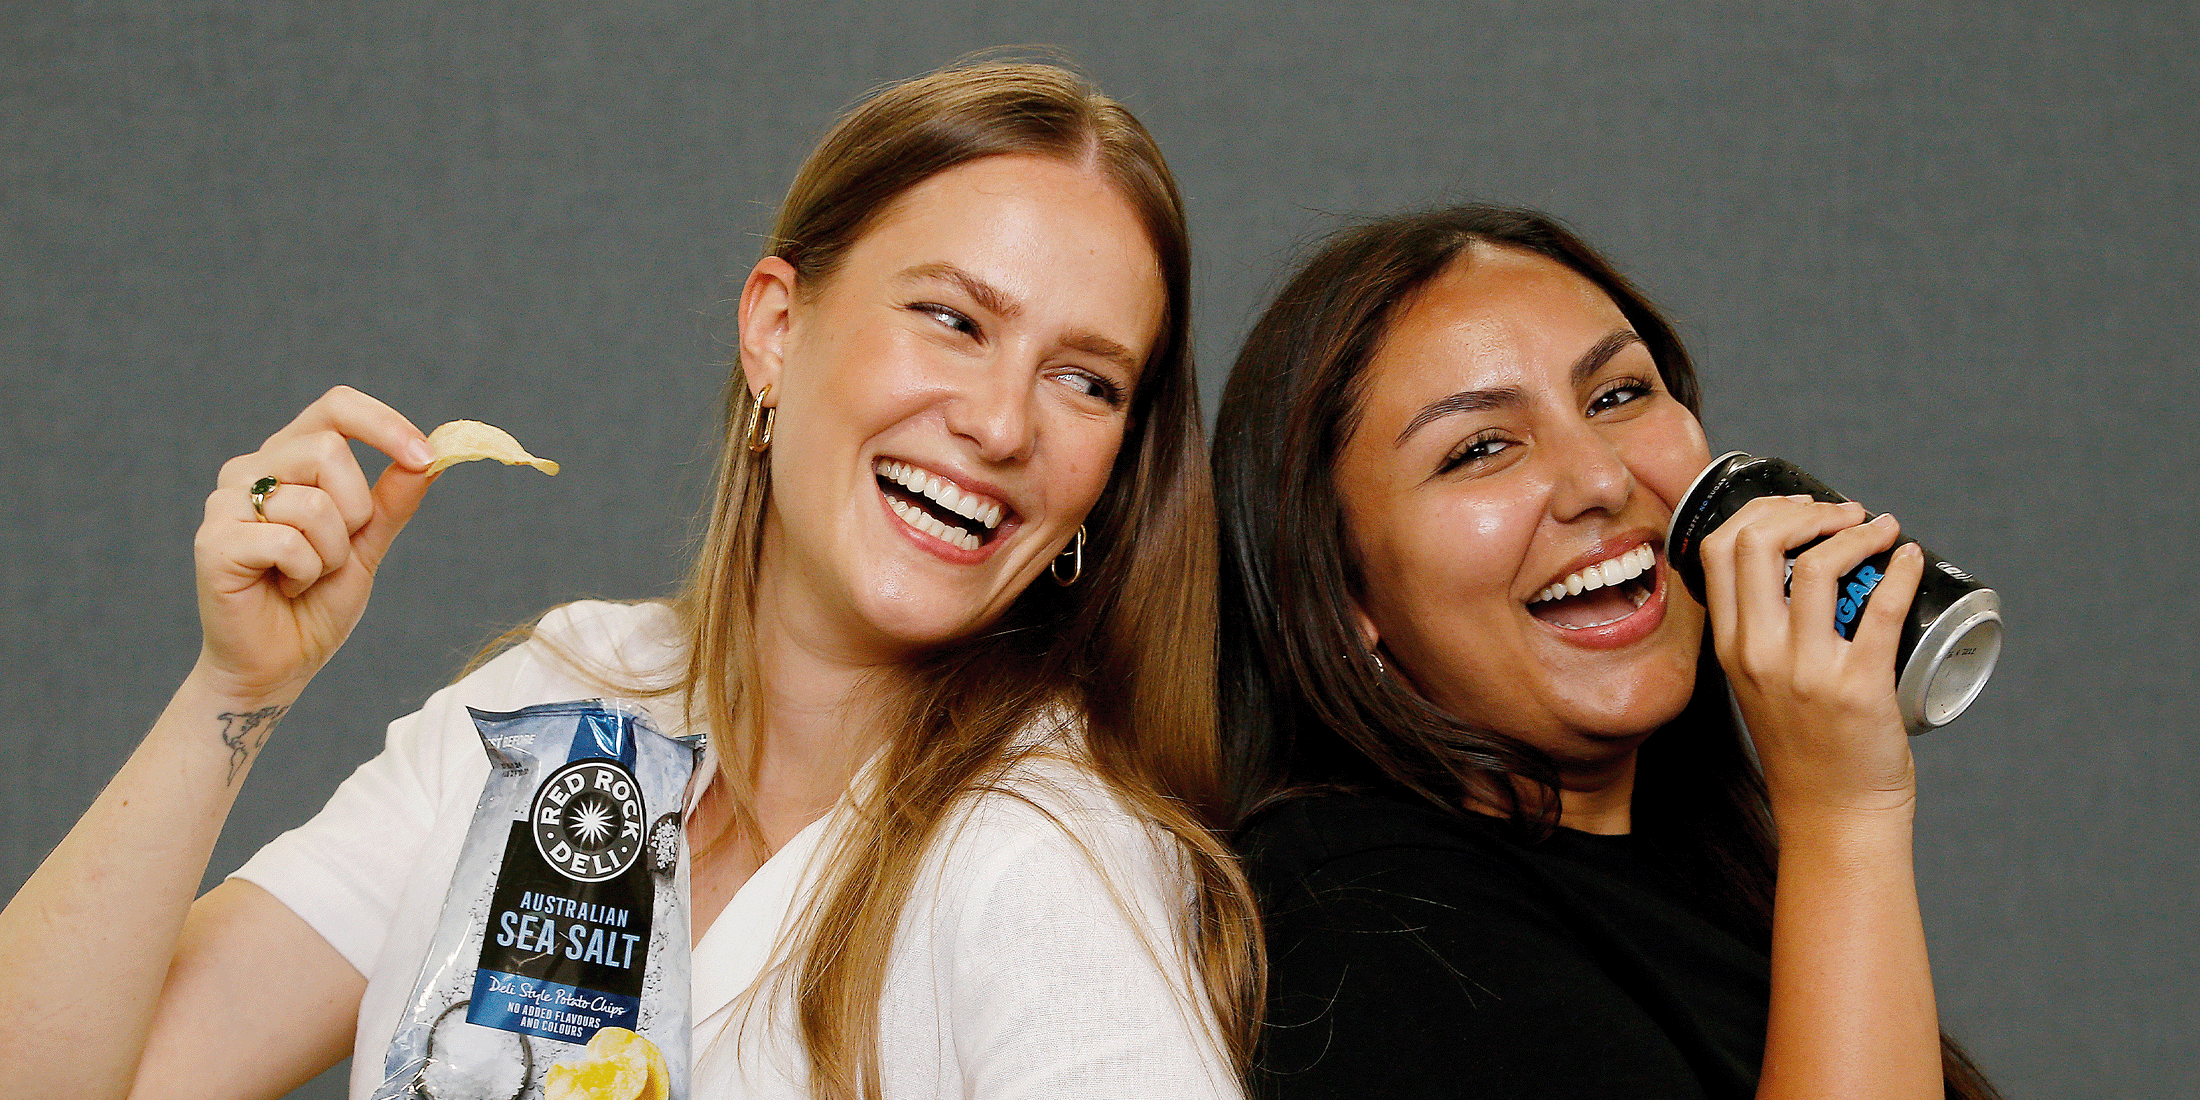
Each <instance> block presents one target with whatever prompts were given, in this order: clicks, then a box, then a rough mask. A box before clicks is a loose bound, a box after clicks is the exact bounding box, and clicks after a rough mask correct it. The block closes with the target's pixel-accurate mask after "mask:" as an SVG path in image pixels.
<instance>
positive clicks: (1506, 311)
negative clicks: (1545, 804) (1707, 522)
mask: <svg viewBox="0 0 2200 1100" xmlns="http://www.w3.org/2000/svg"><path fill="white" fill-rule="evenodd" d="M1625 331H1629V330H1628V326H1627V322H1626V320H1625V318H1624V317H1623V316H1622V315H1621V314H1620V312H1619V309H1618V307H1617V306H1615V305H1613V303H1612V302H1611V300H1610V299H1609V298H1608V297H1606V296H1605V294H1604V293H1603V292H1602V291H1600V290H1598V289H1597V288H1596V286H1595V285H1594V284H1592V283H1590V282H1589V281H1588V280H1586V279H1583V278H1582V277H1580V276H1579V275H1576V274H1574V273H1573V272H1572V271H1570V270H1568V269H1566V268H1565V267H1564V266H1562V265H1560V264H1557V263H1555V262H1553V261H1550V260H1548V259H1544V258H1542V257H1539V256H1534V255H1531V254H1527V253H1522V252H1517V251H1512V250H1505V249H1497V248H1491V247H1488V246H1479V245H1478V246H1475V247H1474V248H1473V249H1471V250H1470V251H1469V252H1468V253H1467V254H1466V256H1465V257H1464V258H1463V260H1462V262H1460V263H1455V264H1454V265H1453V266H1452V267H1451V269H1449V270H1448V271H1446V272H1445V273H1444V274H1443V275H1441V276H1439V277H1438V278H1437V279H1436V280H1435V281H1434V282H1432V283H1431V284H1430V285H1429V286H1428V287H1427V288H1425V289H1424V290H1423V291H1422V292H1421V294H1420V295H1419V296H1418V297H1417V298H1416V299H1415V300H1414V302H1413V303H1412V304H1411V306H1410V308H1408V309H1407V310H1405V311H1404V312H1403V313H1402V314H1400V315H1399V316H1398V317H1397V318H1395V319H1394V320H1393V323H1392V324H1391V327H1390V330H1389V332H1388V333H1387V334H1386V336H1385V338H1384V342H1383V344H1382V346H1381V347H1380V348H1379V349H1378V350H1377V352H1376V354H1375V356H1374V358H1373V359H1372V361H1371V363H1370V365H1369V369H1368V375H1367V384H1368V388H1367V394H1366V407H1365V414H1364V418H1363V420H1362V422H1361V424H1360V427H1359V429H1358V431H1357V433H1356V434H1355V436H1354V437H1353V438H1352V439H1351V440H1350V441H1349V442H1348V443H1347V445H1346V446H1345V448H1344V449H1343V451H1342V452H1341V453H1340V455H1339V457H1338V463H1337V469H1336V479H1337V489H1338V493H1339V496H1340V498H1341V500H1342V502H1343V506H1344V511H1345V515H1346V524H1347V533H1348V537H1349V539H1350V543H1351V546H1352V548H1353V551H1354V553H1355V555H1356V557H1357V559H1358V561H1359V563H1360V566H1361V569H1362V573H1363V576H1364V577H1365V578H1366V585H1365V590H1364V591H1363V592H1362V593H1360V594H1359V599H1358V606H1359V611H1360V614H1361V618H1362V628H1363V630H1364V631H1366V632H1367V633H1368V634H1369V635H1371V636H1372V637H1373V638H1374V639H1376V640H1377V641H1379V643H1380V645H1381V647H1382V652H1383V653H1384V654H1385V657H1386V660H1387V661H1388V663H1389V664H1390V665H1391V666H1392V667H1393V668H1394V669H1395V670H1396V673H1395V674H1398V675H1403V676H1405V677H1406V678H1407V679H1408V680H1409V681H1410V682H1411V683H1412V684H1413V685H1414V686H1415V688H1416V689H1417V690H1419V691H1420V692H1421V693H1422V694H1424V695H1425V696H1426V697H1427V698H1429V699H1430V700H1431V701H1432V702H1435V703H1436V704H1437V705H1439V706H1441V707H1443V708H1444V709H1446V710H1447V711H1449V712H1450V713H1452V714H1455V715H1457V716H1459V717H1460V718H1462V719H1465V720H1467V721H1469V722H1472V723H1475V724H1478V725H1481V726H1483V727H1486V728H1490V729H1494V730H1497V731H1500V732H1504V733H1509V734H1512V735H1514V736H1517V737H1520V738H1521V739H1523V740H1525V741H1527V742H1528V743H1530V744H1533V745H1535V746H1537V747H1539V748H1542V749H1543V750H1545V751H1546V752H1549V753H1551V754H1552V755H1553V756H1554V757H1556V758H1557V759H1558V760H1559V762H1560V764H1561V767H1562V768H1565V769H1568V770H1569V771H1572V770H1579V771H1582V772H1584V773H1595V772H1598V771H1600V770H1604V771H1608V770H1609V769H1611V768H1614V767H1625V766H1626V765H1628V764H1630V763H1631V760H1632V752H1633V750H1634V748H1635V747H1636V746H1637V745H1639V744H1640V743H1641V741H1642V740H1643V739H1644V738H1645V737H1647V736H1648V734H1649V733H1650V732H1651V731H1653V730H1655V729H1656V728H1657V727H1658V726H1659V725H1661V724H1663V723H1664V722H1666V721H1668V720H1670V719H1671V718H1672V717H1674V716H1675V715H1677V714H1678V713H1679V712H1680V710H1681V708H1682V707H1683V706H1685V705H1686V704H1687V701H1688V698H1689V696H1690V694H1691V692H1692V691H1693V688H1694V680H1695V669H1696V659H1697V653H1698V646H1699V644H1700V642H1701V640H1702V637H1703V629H1704V615H1703V610H1702V608H1701V607H1700V606H1698V605H1697V604H1696V603H1695V602H1694V601H1693V600H1691V599H1690V598H1689V597H1688V596H1687V594H1686V592H1685V591H1684V590H1683V589H1682V588H1681V586H1680V585H1679V584H1678V583H1676V582H1675V581H1674V580H1673V578H1672V576H1671V574H1670V572H1668V571H1667V570H1666V567H1665V564H1664V560H1663V557H1662V553H1661V556H1660V559H1659V562H1658V571H1659V573H1660V574H1661V577H1660V581H1659V583H1660V585H1661V586H1663V588H1664V589H1665V591H1664V594H1663V595H1664V598H1663V600H1662V601H1655V602H1662V614H1661V615H1659V617H1658V618H1657V620H1656V625H1655V628H1654V629H1651V630H1649V631H1648V632H1647V633H1646V634H1644V635H1643V636H1642V637H1640V638H1638V639H1633V640H1631V641H1629V642H1628V643H1627V644H1624V645H1619V646H1616V647H1611V646H1607V647H1603V648H1598V647H1593V646H1589V645H1585V644H1582V643H1581V641H1580V640H1579V639H1578V638H1575V637H1569V635H1568V632H1566V631H1564V630H1561V629H1559V628H1557V627H1555V626H1553V625H1551V624H1549V623H1545V622H1541V621H1538V620H1537V619H1535V618H1534V617H1533V616H1531V615H1530V614H1529V613H1528V610H1527V601H1528V600H1529V599H1531V598H1533V597H1534V596H1535V595H1536V593H1537V592H1538V591H1540V590H1541V589H1543V588H1545V587H1547V586H1549V585H1550V584H1551V583H1553V582H1554V581H1558V580H1561V579H1563V578H1564V576H1565V575H1566V573H1568V572H1571V571H1574V570H1577V569H1579V568H1580V567H1581V563H1579V562H1578V559H1579V558H1580V557H1581V556H1582V555H1583V554H1584V553H1601V552H1603V551H1604V550H1606V549H1609V550H1612V551H1615V552H1616V551H1621V550H1625V549H1627V548H1628V546H1629V545H1630V543H1631V542H1635V541H1640V539H1641V538H1642V537H1645V536H1648V537H1652V538H1657V539H1662V536H1663V533H1664V530H1665V524H1666V521H1667V519H1668V518H1669V516H1670V515H1671V512H1672V508H1673V506H1674V504H1675V503H1676V502H1677V501H1678V499H1679V497H1680V495H1681V494H1682V493H1683V492H1685V491H1686V489H1687V487H1688V484H1689V482H1690V481H1691V480H1692V479H1693V478H1694V477H1695V475H1696V473H1697V471H1699V470H1700V469H1702V467H1703V466H1704V464H1705V463H1706V462H1708V461H1709V454H1708V449H1707V447H1706V445H1705V442H1704V438H1703V431H1702V428H1701V427H1700V426H1699V425H1698V424H1697V422H1696V419H1695V417H1694V416H1693V415H1692V414H1690V413H1689V412H1688V410H1687V409H1686V408H1685V407H1683V406H1682V405H1681V404H1680V403H1679V402H1678V401H1676V400H1675V399H1674V398H1673V397H1672V396H1671V395H1670V394H1669V393H1667V392H1666V391H1665V389H1664V384H1663V382H1662V381H1661V380H1659V378H1658V375H1657V372H1656V369H1655V365H1654V364H1653V363H1652V361H1651V358H1650V354H1649V352H1648V351H1647V350H1646V349H1645V348H1644V347H1643V345H1642V344H1641V343H1640V342H1639V341H1634V342H1629V343H1627V344H1625V345H1624V346H1622V347H1621V348H1620V349H1619V350H1618V351H1617V352H1616V353H1615V354H1613V355H1612V356H1611V358H1610V359H1608V360H1606V361H1605V362H1604V363H1603V364H1602V366H1601V367H1599V368H1598V369H1597V370H1596V371H1595V373H1594V374H1592V375H1589V376H1588V377H1586V378H1583V379H1581V380H1580V381H1579V382H1578V383H1577V382H1576V380H1575V379H1573V378H1572V377H1571V374H1572V370H1573V367H1574V365H1575V363H1576V362H1577V361H1578V360H1580V359H1581V358H1582V357H1583V356H1584V354H1585V353H1586V352H1588V351H1590V349H1592V348H1593V347H1595V346H1596V345H1597V344H1598V343H1599V342H1600V341H1603V340H1605V339H1606V337H1608V336H1610V335H1611V334H1613V333H1614V332H1625ZM1506 388H1509V389H1512V390H1515V391H1517V394H1518V400H1517V401H1515V402H1512V403H1509V404H1503V405H1500V406H1499V407H1495V408H1490V409H1485V410H1481V411H1473V412H1460V413H1454V414H1451V415H1446V416H1443V417H1440V418H1438V419H1436V420H1434V421H1431V422H1429V423H1427V424H1425V425H1424V426H1422V427H1420V428H1419V429H1418V430H1416V431H1415V432H1414V433H1413V434H1411V435H1410V436H1409V437H1407V438H1406V439H1405V441H1404V442H1403V443H1402V444H1401V443H1399V442H1397V440H1398V436H1399V434H1400V432H1401V431H1402V430H1403V429H1404V428H1405V427H1406V426H1407V424H1408V423H1409V422H1410V421H1411V420H1412V419H1413V418H1414V416H1415V414H1416V413H1417V412H1419V411H1420V410H1422V409H1423V408H1424V407H1425V406H1427V405H1428V404H1429V403H1431V402H1434V401H1437V400H1439V399H1442V398H1444V397H1446V396H1449V395H1452V394H1455V393H1459V392H1462V391H1471V390H1492V389H1506ZM1476 445H1479V447H1480V448H1481V449H1480V451H1479V452H1476V453H1477V454H1479V456H1480V457H1479V458H1477V459H1476V460H1474V461H1468V462H1465V463H1463V464H1459V465H1457V466H1456V467H1455V468H1453V469H1450V470H1449V471H1447V472H1439V469H1440V467H1443V466H1444V465H1445V464H1446V461H1447V459H1449V458H1451V457H1452V456H1455V455H1457V454H1459V453H1461V452H1462V449H1463V448H1468V447H1473V446H1476ZM1657 613H1658V609H1657V608H1655V607H1653V606H1652V605H1650V604H1646V605H1645V610H1644V611H1643V612H1638V613H1637V614H1638V615H1648V614H1657ZM1630 618H1631V620H1632V621H1634V622H1635V623H1636V624H1637V625H1638V626H1640V625H1642V624H1646V623H1648V622H1649V621H1650V619H1649V618H1647V617H1646V618H1641V619H1634V618H1633V617H1630Z"/></svg>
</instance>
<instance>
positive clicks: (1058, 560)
mask: <svg viewBox="0 0 2200 1100" xmlns="http://www.w3.org/2000/svg"><path fill="white" fill-rule="evenodd" d="M1063 558H1068V559H1070V568H1069V576H1067V577H1065V576H1063V575H1062V559H1063ZM1047 575H1049V576H1051V577H1053V578H1054V583H1056V584H1058V585H1061V586H1062V587H1064V588H1068V587H1069V586H1070V585H1073V584H1076V583H1077V578H1079V577H1082V576H1084V575H1085V525H1084V524H1082V523H1080V524H1078V525H1077V537H1076V538H1073V539H1071V540H1069V549H1067V550H1064V551H1062V552H1061V553H1059V554H1056V555H1054V560H1053V561H1051V562H1049V563H1047Z"/></svg>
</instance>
